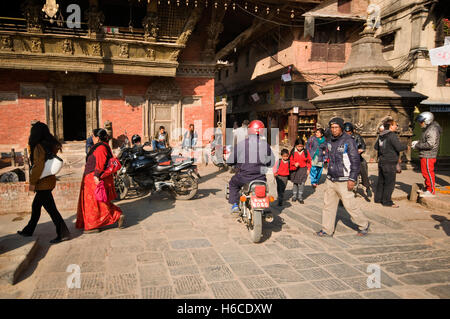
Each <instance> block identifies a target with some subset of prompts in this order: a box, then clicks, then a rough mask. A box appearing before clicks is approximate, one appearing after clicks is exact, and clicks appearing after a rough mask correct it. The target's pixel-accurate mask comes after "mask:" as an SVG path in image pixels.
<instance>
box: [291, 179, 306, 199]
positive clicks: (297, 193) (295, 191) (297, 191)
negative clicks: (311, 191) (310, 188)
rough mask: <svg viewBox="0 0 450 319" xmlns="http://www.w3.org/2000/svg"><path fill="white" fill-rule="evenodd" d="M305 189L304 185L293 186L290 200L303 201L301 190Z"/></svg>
mask: <svg viewBox="0 0 450 319" xmlns="http://www.w3.org/2000/svg"><path fill="white" fill-rule="evenodd" d="M304 189H305V184H295V183H294V186H293V187H292V193H293V195H292V199H298V200H303V190H304Z"/></svg>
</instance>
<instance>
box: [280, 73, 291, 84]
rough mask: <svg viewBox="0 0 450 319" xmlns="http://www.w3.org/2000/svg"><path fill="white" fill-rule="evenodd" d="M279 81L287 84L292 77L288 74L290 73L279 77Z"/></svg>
mask: <svg viewBox="0 0 450 319" xmlns="http://www.w3.org/2000/svg"><path fill="white" fill-rule="evenodd" d="M281 79H282V80H283V81H284V82H289V81H291V80H292V77H291V74H290V73H286V74H283V75H281Z"/></svg>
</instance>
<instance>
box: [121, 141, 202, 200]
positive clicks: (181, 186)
mask: <svg viewBox="0 0 450 319" xmlns="http://www.w3.org/2000/svg"><path fill="white" fill-rule="evenodd" d="M146 144H147V143H146ZM146 144H144V146H145V145H146ZM171 152H172V149H171V148H167V149H161V150H157V151H145V150H143V148H136V147H132V148H123V149H121V151H120V153H119V155H118V159H119V161H120V162H121V164H122V169H121V170H120V171H119V172H118V174H117V176H116V179H115V185H116V192H117V194H118V197H119V198H120V199H124V198H125V197H126V195H127V193H128V190H129V189H130V186H132V185H137V190H138V192H141V193H142V192H155V191H156V192H157V191H161V190H168V191H169V192H171V193H172V194H173V196H174V197H175V198H176V199H181V200H188V199H191V198H193V197H194V196H195V195H196V194H197V191H198V179H199V178H200V175H199V174H198V169H197V166H196V165H194V164H193V162H194V161H193V160H191V159H189V160H183V161H178V162H173V161H172V158H171V155H170V153H171Z"/></svg>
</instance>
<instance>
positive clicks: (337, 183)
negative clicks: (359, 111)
mask: <svg viewBox="0 0 450 319" xmlns="http://www.w3.org/2000/svg"><path fill="white" fill-rule="evenodd" d="M328 126H329V127H330V131H331V137H330V139H329V140H327V149H328V158H329V160H330V162H329V164H328V173H327V181H326V189H325V194H324V207H323V211H322V229H321V230H320V231H318V232H317V233H316V235H317V236H320V237H330V236H332V235H333V233H334V228H335V222H336V215H337V208H338V204H339V199H341V200H342V203H343V204H344V207H345V209H346V210H347V212H348V213H349V214H350V216H351V219H352V222H353V223H354V224H356V225H357V226H358V235H359V236H365V235H367V234H368V232H369V225H370V223H369V221H368V220H367V218H366V217H365V216H364V214H363V213H362V212H361V209H360V208H359V206H358V205H357V203H356V200H355V198H354V194H353V192H352V190H353V188H354V187H355V182H356V179H357V178H358V174H359V170H360V166H361V163H360V158H359V153H358V148H357V146H356V143H355V140H354V139H353V138H352V137H351V136H350V135H348V134H343V132H344V120H343V119H341V118H339V117H336V118H333V119H331V121H330V122H329V123H328Z"/></svg>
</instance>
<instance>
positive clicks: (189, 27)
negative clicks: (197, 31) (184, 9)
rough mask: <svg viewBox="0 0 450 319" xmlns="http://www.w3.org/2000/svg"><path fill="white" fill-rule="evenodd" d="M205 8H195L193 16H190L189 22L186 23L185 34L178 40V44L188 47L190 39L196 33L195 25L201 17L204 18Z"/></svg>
mask: <svg viewBox="0 0 450 319" xmlns="http://www.w3.org/2000/svg"><path fill="white" fill-rule="evenodd" d="M202 12H203V7H202V6H198V7H197V8H195V9H194V10H193V11H192V13H191V15H190V16H189V19H188V21H187V22H186V24H185V26H184V29H183V32H182V33H181V35H180V36H179V37H178V39H177V44H181V45H186V43H187V41H188V39H189V37H190V36H191V34H192V32H193V31H194V28H195V25H196V24H197V23H198V21H199V20H200V17H201V16H202Z"/></svg>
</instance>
